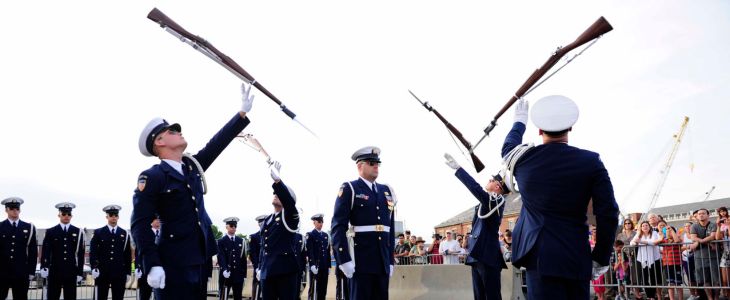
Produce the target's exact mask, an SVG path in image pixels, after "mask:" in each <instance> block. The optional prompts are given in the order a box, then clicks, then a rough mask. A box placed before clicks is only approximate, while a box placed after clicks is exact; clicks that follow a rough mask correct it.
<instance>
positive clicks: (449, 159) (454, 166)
mask: <svg viewBox="0 0 730 300" xmlns="http://www.w3.org/2000/svg"><path fill="white" fill-rule="evenodd" d="M444 158H446V165H447V166H449V168H452V169H454V170H458V169H459V168H461V166H459V163H458V162H456V160H454V158H453V157H451V155H450V154H448V153H444Z"/></svg>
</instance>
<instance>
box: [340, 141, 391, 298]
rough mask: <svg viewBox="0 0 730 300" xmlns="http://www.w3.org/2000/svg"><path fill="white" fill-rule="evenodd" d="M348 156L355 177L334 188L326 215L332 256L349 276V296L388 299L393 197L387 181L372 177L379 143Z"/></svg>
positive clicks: (378, 167) (376, 174)
mask: <svg viewBox="0 0 730 300" xmlns="http://www.w3.org/2000/svg"><path fill="white" fill-rule="evenodd" d="M351 158H352V160H354V161H355V164H356V166H357V171H358V175H360V178H358V179H357V180H353V181H350V182H345V183H343V184H342V185H341V186H340V190H339V192H338V193H337V200H335V209H334V214H333V216H332V241H333V246H334V252H335V258H336V259H337V263H338V264H339V268H340V269H341V270H342V272H343V273H344V274H345V276H346V277H347V278H350V279H351V280H350V286H349V287H350V299H388V284H389V279H390V276H392V275H393V265H394V264H395V260H394V257H393V251H394V248H395V242H394V240H395V232H394V230H395V227H394V214H393V213H394V211H395V201H396V198H395V195H394V194H393V191H392V189H391V188H390V186H388V185H387V184H380V183H376V182H375V180H376V179H377V178H378V172H379V170H380V148H378V147H364V148H361V149H359V150H357V151H355V153H354V154H353V155H352V157H351ZM348 231H350V232H352V234H348ZM348 235H350V236H352V237H351V240H348ZM353 235H354V236H353ZM355 244H357V245H367V246H366V247H355Z"/></svg>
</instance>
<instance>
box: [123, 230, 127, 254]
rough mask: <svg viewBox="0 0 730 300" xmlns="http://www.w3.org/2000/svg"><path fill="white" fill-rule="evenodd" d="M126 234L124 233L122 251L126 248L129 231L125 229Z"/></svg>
mask: <svg viewBox="0 0 730 300" xmlns="http://www.w3.org/2000/svg"><path fill="white" fill-rule="evenodd" d="M125 232H126V233H127V234H125V235H124V248H123V249H122V252H124V251H126V250H127V242H128V241H129V232H127V231H125Z"/></svg>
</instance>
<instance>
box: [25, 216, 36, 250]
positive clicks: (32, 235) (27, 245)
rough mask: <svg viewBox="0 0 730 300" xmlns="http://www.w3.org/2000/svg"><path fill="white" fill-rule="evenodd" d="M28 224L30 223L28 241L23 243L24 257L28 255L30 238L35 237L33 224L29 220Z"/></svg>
mask: <svg viewBox="0 0 730 300" xmlns="http://www.w3.org/2000/svg"><path fill="white" fill-rule="evenodd" d="M28 224H30V233H29V234H28V242H27V243H26V244H25V257H28V247H30V239H34V238H35V236H34V235H35V225H33V223H30V222H29V223H28Z"/></svg>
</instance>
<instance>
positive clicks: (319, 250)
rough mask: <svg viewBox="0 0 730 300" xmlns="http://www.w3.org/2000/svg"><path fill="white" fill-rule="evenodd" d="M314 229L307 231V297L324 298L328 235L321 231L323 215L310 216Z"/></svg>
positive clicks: (328, 261) (328, 259) (327, 273)
mask: <svg viewBox="0 0 730 300" xmlns="http://www.w3.org/2000/svg"><path fill="white" fill-rule="evenodd" d="M312 223H314V229H313V230H312V231H310V232H309V233H307V257H308V259H309V282H310V284H309V298H308V299H315V300H320V299H325V298H326V296H327V278H328V277H329V270H330V264H331V263H330V262H331V261H332V257H331V256H330V250H331V249H332V246H331V244H330V238H329V235H328V234H327V233H326V232H324V231H322V225H323V223H324V215H323V214H316V215H314V216H312Z"/></svg>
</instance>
